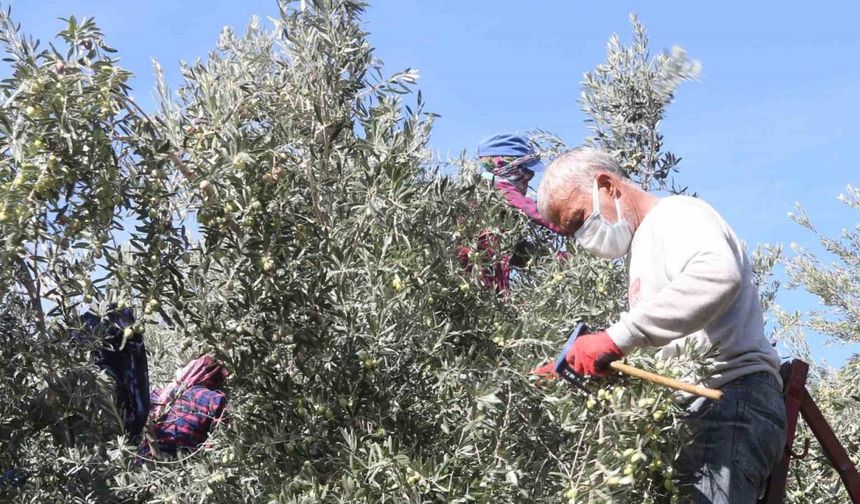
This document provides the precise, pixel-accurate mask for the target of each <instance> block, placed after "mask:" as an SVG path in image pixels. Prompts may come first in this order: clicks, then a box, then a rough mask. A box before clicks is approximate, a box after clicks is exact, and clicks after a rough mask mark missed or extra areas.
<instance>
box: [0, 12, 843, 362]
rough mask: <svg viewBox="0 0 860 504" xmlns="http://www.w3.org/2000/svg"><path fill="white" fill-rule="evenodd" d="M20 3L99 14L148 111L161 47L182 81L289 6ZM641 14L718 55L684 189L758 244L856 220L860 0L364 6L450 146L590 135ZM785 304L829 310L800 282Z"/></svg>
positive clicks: (692, 47)
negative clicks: (630, 17)
mask: <svg viewBox="0 0 860 504" xmlns="http://www.w3.org/2000/svg"><path fill="white" fill-rule="evenodd" d="M792 4H794V5H792ZM2 5H3V7H4V8H5V7H6V6H8V5H9V2H4V3H3V4H2ZM12 8H13V16H14V18H15V19H16V20H17V21H19V22H21V23H22V24H23V25H24V30H25V31H26V32H28V33H31V34H34V35H35V36H37V37H38V38H40V39H42V40H43V42H44V41H47V40H49V39H50V37H51V36H52V35H53V33H55V32H56V31H57V30H58V29H59V28H60V27H61V22H59V21H57V20H56V18H58V17H60V16H67V15H69V14H75V15H78V16H84V15H87V16H95V18H96V21H97V22H98V24H99V25H100V26H101V28H102V29H103V31H104V32H105V33H106V35H107V39H108V41H109V43H110V44H111V45H113V46H114V47H116V48H117V49H119V54H120V55H122V58H123V62H122V64H123V66H125V67H126V68H128V69H130V70H131V71H133V72H134V73H135V75H136V76H137V77H136V78H135V80H134V81H133V85H134V88H135V96H136V97H137V99H138V101H139V103H141V104H142V105H143V106H144V107H145V108H148V109H151V108H152V107H153V100H152V86H153V80H152V70H151V63H150V62H151V60H152V59H153V58H154V59H157V60H159V61H161V63H162V64H163V65H164V67H165V71H166V75H167V77H168V80H169V81H171V82H172V83H174V84H176V83H178V63H179V61H180V60H182V59H185V60H193V59H195V58H197V57H205V55H206V53H207V52H208V51H209V50H210V49H212V48H213V47H214V45H215V41H216V40H217V36H218V33H219V31H220V29H221V28H222V27H223V26H224V25H231V26H233V27H234V28H236V29H242V28H243V27H244V25H246V23H247V21H248V19H249V18H250V16H251V15H252V14H259V15H261V16H262V17H264V18H265V16H273V15H276V13H277V8H276V4H275V1H274V0H243V1H241V2H237V1H234V0H233V1H231V0H205V1H204V0H183V1H176V0H173V1H165V0H149V1H146V2H117V1H107V0H38V1H33V0H28V1H26V2H25V1H18V2H12ZM631 11H636V12H637V13H638V14H639V16H640V18H641V19H642V21H643V22H644V24H645V26H646V28H647V29H648V32H649V34H650V37H651V46H652V48H653V49H655V50H658V49H662V48H668V47H671V46H672V45H680V46H682V47H684V48H685V49H686V50H687V52H688V53H689V54H690V55H691V56H692V57H694V58H696V59H698V60H700V61H701V62H702V64H703V73H702V75H701V79H700V81H699V82H694V83H687V84H684V85H682V87H681V88H680V89H679V92H678V94H677V101H676V103H675V104H673V105H672V106H671V108H670V109H669V111H668V114H667V117H666V120H665V121H664V128H663V131H664V134H665V139H666V144H667V146H668V148H669V149H670V150H672V151H673V152H675V153H676V154H677V155H680V156H681V157H683V161H682V163H681V171H680V173H679V174H678V176H677V180H678V181H679V182H680V183H681V184H682V185H689V186H690V188H691V189H692V190H694V191H696V192H698V193H699V195H700V196H701V197H702V198H703V199H705V200H707V201H708V202H710V203H711V204H712V205H714V206H715V207H716V208H717V209H718V210H719V211H720V212H721V213H722V214H723V215H724V216H725V218H726V219H727V220H728V221H729V223H730V224H731V225H732V226H733V227H734V228H735V231H736V232H737V234H738V235H739V236H740V237H741V238H742V239H744V240H746V241H747V242H748V243H750V244H755V243H784V244H788V243H791V242H798V243H800V244H802V245H808V246H810V247H811V248H813V250H818V249H817V248H816V247H815V241H814V240H813V239H812V237H811V236H809V235H808V234H807V233H805V232H804V231H802V230H801V229H800V228H799V227H798V226H797V225H795V224H794V223H793V222H791V221H790V220H789V219H788V218H787V217H786V212H788V211H790V210H792V208H793V206H794V203H795V202H797V201H800V202H801V203H802V204H803V205H804V207H805V208H806V209H807V211H808V213H809V214H810V216H811V218H812V220H813V222H815V223H816V224H818V225H819V226H820V228H821V229H822V230H824V231H825V232H828V233H830V234H834V233H838V232H839V231H840V230H841V229H842V228H844V227H853V226H854V225H855V224H856V223H857V222H858V215H857V213H856V212H853V211H850V210H849V209H847V208H846V207H844V206H843V205H841V204H840V203H838V202H837V201H836V196H837V195H838V194H839V193H840V191H841V190H842V189H843V188H844V186H845V185H846V184H853V185H860V170H858V169H860V153H858V150H860V141H858V138H860V121H858V119H857V118H860V100H858V96H860V64H858V62H860V30H858V29H857V25H856V20H857V19H858V17H860V16H858V15H860V3H858V2H853V1H848V0H844V1H829V0H825V1H818V2H803V3H801V2H776V1H763V2H749V1H746V2H738V1H734V0H732V1H723V2H710V3H708V5H705V3H704V2H689V1H678V0H664V1H660V2H657V1H640V2H631V1H605V2H593V1H592V2H585V1H572V0H533V1H531V2H523V1H519V2H517V1H513V0H469V1H463V0H381V1H377V2H374V3H373V4H372V5H371V6H370V8H369V9H368V12H367V15H366V16H365V19H366V28H367V29H368V31H370V32H371V35H370V39H371V42H372V43H373V44H374V46H375V47H376V48H377V56H378V57H380V58H381V59H382V60H383V61H384V62H385V64H386V68H387V70H388V71H389V72H394V71H396V70H400V69H403V68H405V67H414V68H418V69H419V70H420V71H421V76H422V78H421V80H420V88H421V89H422V91H423V93H424V96H425V98H426V101H427V103H428V109H429V110H431V111H433V112H436V113H439V114H441V116H442V117H441V118H440V119H439V120H438V121H437V123H436V128H435V132H434V136H433V141H432V146H433V148H434V149H435V150H436V151H437V152H438V153H439V155H440V156H441V157H443V158H444V157H446V156H448V155H450V156H456V155H457V154H458V153H459V152H460V151H461V150H462V149H466V150H467V152H469V153H471V152H473V151H474V147H475V145H476V143H477V141H478V140H479V139H480V138H482V137H484V136H486V135H489V134H492V133H495V132H499V131H504V130H521V131H525V130H529V129H532V128H537V127H539V128H543V129H547V130H550V131H553V132H555V133H556V134H558V135H560V136H561V137H562V138H563V139H564V140H565V141H566V142H567V143H568V144H570V145H575V144H577V143H579V142H580V141H581V139H582V138H583V137H584V136H586V135H587V130H586V128H585V124H584V121H583V120H584V116H583V114H582V113H581V112H580V110H579V107H578V104H577V97H578V95H579V82H580V80H581V77H582V74H583V72H585V71H588V70H590V69H591V68H593V67H594V66H595V65H596V64H597V63H599V62H601V61H602V59H603V58H604V55H605V51H604V45H605V42H606V40H607V39H608V38H609V36H610V35H611V34H612V33H616V32H617V33H620V34H621V35H622V36H623V38H624V39H625V40H629V31H630V30H629V25H628V22H627V14H628V13H629V12H631ZM780 303H781V304H782V305H783V306H784V307H785V308H787V309H812V308H815V307H816V305H817V304H816V301H815V300H814V299H811V298H810V296H808V295H805V294H804V293H802V292H796V291H794V292H792V291H788V292H784V293H783V294H782V296H781V298H780ZM811 339H812V341H813V343H814V351H815V355H816V356H817V357H821V358H825V359H827V360H828V361H829V362H831V363H833V364H839V363H841V362H843V361H844V359H845V358H846V357H847V356H848V355H849V354H850V351H849V350H857V349H858V348H857V347H856V346H855V347H853V349H847V348H840V347H827V346H825V345H823V343H822V338H820V337H819V336H817V335H812V336H811Z"/></svg>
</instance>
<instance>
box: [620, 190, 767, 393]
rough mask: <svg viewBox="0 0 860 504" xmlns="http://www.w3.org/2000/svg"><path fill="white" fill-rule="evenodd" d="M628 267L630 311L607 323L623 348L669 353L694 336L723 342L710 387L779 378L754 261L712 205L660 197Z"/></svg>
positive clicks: (698, 343)
mask: <svg viewBox="0 0 860 504" xmlns="http://www.w3.org/2000/svg"><path fill="white" fill-rule="evenodd" d="M628 266H629V273H630V288H629V294H628V297H629V305H630V311H628V312H625V313H622V314H621V320H619V321H618V322H616V323H615V324H613V325H612V326H611V327H609V329H607V332H608V333H609V336H610V337H611V338H612V340H613V341H614V342H615V344H616V345H618V348H619V349H621V351H622V352H624V353H629V352H630V351H631V350H633V349H634V348H637V347H658V348H660V353H661V354H662V355H663V356H664V357H667V356H669V355H672V354H675V353H677V352H678V351H679V350H680V349H682V348H683V347H684V345H685V344H686V343H687V342H688V341H689V340H692V343H693V344H694V346H695V348H696V349H698V350H699V351H701V352H705V351H707V350H708V349H710V348H711V347H712V346H714V345H717V347H718V349H717V352H716V355H715V356H714V357H713V358H712V360H711V361H710V362H709V365H708V368H709V370H710V375H709V376H707V377H703V381H702V384H703V385H705V386H707V387H719V386H721V385H723V384H724V383H726V382H729V381H731V380H733V379H735V378H738V377H740V376H743V375H746V374H749V373H754V372H757V371H768V372H771V373H773V374H774V375H775V376H776V377H777V379H779V355H778V354H777V353H776V350H775V349H774V348H773V346H771V345H770V343H769V342H768V341H767V338H765V336H764V318H763V316H762V311H761V304H760V301H759V295H758V289H757V288H756V286H755V283H754V280H753V273H752V267H751V264H750V260H749V258H748V257H747V255H746V254H745V253H744V250H743V247H742V246H741V243H740V242H739V241H738V238H737V237H736V236H735V233H734V232H733V231H732V229H731V228H730V227H729V225H728V224H727V223H726V222H725V221H724V220H723V218H722V217H720V215H719V214H718V213H717V212H716V210H714V209H713V208H712V207H711V206H710V205H708V204H707V203H705V202H704V201H702V200H700V199H696V198H690V197H687V196H670V197H667V198H663V199H661V200H660V201H659V202H658V203H657V205H656V206H654V207H653V208H652V209H651V211H650V212H648V214H647V215H646V216H645V218H644V219H643V220H642V222H641V223H640V225H639V228H638V229H637V230H636V233H635V234H634V236H633V242H632V244H631V245H630V255H629V257H628Z"/></svg>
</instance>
